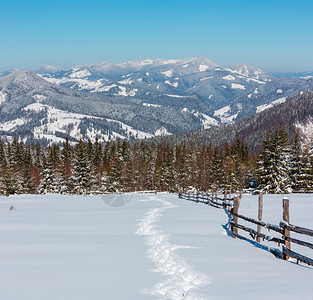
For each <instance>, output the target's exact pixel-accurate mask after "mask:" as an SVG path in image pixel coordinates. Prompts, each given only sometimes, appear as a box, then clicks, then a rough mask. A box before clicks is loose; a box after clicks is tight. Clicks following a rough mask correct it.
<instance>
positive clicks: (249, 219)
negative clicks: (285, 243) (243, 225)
mask: <svg viewBox="0 0 313 300" xmlns="http://www.w3.org/2000/svg"><path fill="white" fill-rule="evenodd" d="M230 214H231V215H235V216H237V217H238V218H240V219H243V220H245V221H247V222H251V223H254V224H257V225H260V226H262V227H265V228H267V229H269V230H274V231H276V232H279V233H281V234H283V232H284V230H283V229H282V228H280V227H279V226H277V225H273V224H269V223H265V222H263V221H258V220H256V219H253V218H249V217H246V216H243V215H239V214H235V213H234V212H232V211H231V212H230Z"/></svg>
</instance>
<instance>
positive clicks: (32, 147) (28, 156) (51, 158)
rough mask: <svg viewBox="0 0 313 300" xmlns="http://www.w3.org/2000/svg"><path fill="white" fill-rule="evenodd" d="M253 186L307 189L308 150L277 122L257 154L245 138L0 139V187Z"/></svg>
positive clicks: (3, 190)
mask: <svg viewBox="0 0 313 300" xmlns="http://www.w3.org/2000/svg"><path fill="white" fill-rule="evenodd" d="M251 186H253V187H254V188H255V187H257V188H258V189H262V190H263V191H264V192H268V193H286V192H290V191H292V190H302V191H309V190H312V189H313V152H312V149H311V148H310V147H309V146H304V147H301V144H300V140H299V137H298V136H297V135H296V136H295V138H294V139H293V140H292V141H290V140H289V135H288V134H287V131H286V130H285V129H284V128H280V129H278V130H276V131H274V132H273V133H272V134H270V133H267V134H266V137H265V139H264V140H263V144H262V150H261V152H260V153H259V155H251V153H250V152H249V149H248V146H247V144H246V143H244V142H243V141H241V140H240V139H239V138H237V139H236V140H235V141H234V142H233V143H231V144H228V143H225V144H224V145H222V146H218V147H217V146H212V145H211V144H207V143H205V144H204V143H203V144H199V143H198V144H196V143H194V142H192V141H187V142H186V141H185V142H181V143H179V144H176V145H172V144H170V143H168V142H167V141H166V139H161V140H159V141H158V142H155V141H154V140H150V141H142V140H141V141H140V140H137V141H128V140H118V141H115V142H107V143H104V144H102V143H100V142H98V141H97V140H96V141H95V142H94V143H92V142H91V141H90V140H89V141H88V142H84V141H82V140H80V141H79V142H78V143H76V144H75V145H72V144H71V143H70V142H69V141H68V140H66V142H64V143H63V145H57V144H54V145H51V146H42V145H40V144H39V143H36V144H35V143H32V144H29V145H25V144H24V143H23V142H22V141H18V140H17V139H14V140H13V141H12V142H10V143H4V142H2V141H1V140H0V194H2V195H9V194H20V193H42V194H44V193H61V194H67V193H69V194H90V193H96V192H101V193H107V192H108V193H109V192H132V191H141V190H158V191H169V192H175V191H178V190H180V189H192V188H194V189H197V190H202V191H207V190H209V189H213V188H217V189H219V190H221V191H227V192H233V191H235V190H238V189H243V188H249V187H251Z"/></svg>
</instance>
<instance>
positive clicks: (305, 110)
mask: <svg viewBox="0 0 313 300" xmlns="http://www.w3.org/2000/svg"><path fill="white" fill-rule="evenodd" d="M312 116H313V92H312V91H308V92H306V93H302V94H299V95H298V96H296V97H294V98H291V99H289V100H287V101H286V102H285V103H282V104H279V105H277V106H275V107H273V108H270V109H267V110H265V111H263V112H260V113H258V114H256V115H255V116H253V117H250V118H247V119H244V120H241V121H238V122H236V123H233V124H229V125H227V126H223V127H214V128H210V129H206V130H199V131H196V132H191V133H185V134H178V135H173V136H169V137H166V140H167V141H168V142H169V143H171V144H175V143H179V142H181V141H189V142H191V141H194V142H195V143H204V144H209V143H212V144H217V145H223V144H224V143H225V142H229V143H231V142H233V141H235V140H236V138H237V137H238V138H239V139H244V140H245V142H246V143H247V144H248V146H249V149H250V151H252V152H253V153H258V152H259V151H260V149H261V145H262V140H263V139H264V138H265V135H266V131H268V132H274V131H275V130H276V129H279V128H280V127H281V126H283V127H284V128H285V129H286V130H287V132H288V134H289V135H290V138H291V139H292V138H294V137H295V135H296V133H298V134H299V136H300V140H301V141H302V142H303V144H307V143H308V141H310V139H311V136H310V133H311V132H312V131H310V130H309V129H310V128H308V127H310V125H311V122H312V120H311V119H312ZM306 129H308V130H306Z"/></svg>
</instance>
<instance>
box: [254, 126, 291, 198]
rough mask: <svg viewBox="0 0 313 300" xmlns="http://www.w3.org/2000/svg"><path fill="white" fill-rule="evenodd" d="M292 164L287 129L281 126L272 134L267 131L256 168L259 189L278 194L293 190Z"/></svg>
mask: <svg viewBox="0 0 313 300" xmlns="http://www.w3.org/2000/svg"><path fill="white" fill-rule="evenodd" d="M290 165H291V154H290V146H289V142H288V136H287V133H286V130H285V129H284V128H280V129H279V130H276V131H275V132H274V133H273V134H272V135H271V136H270V135H269V134H268V133H266V137H265V139H264V140H263V144H262V151H261V153H260V158H259V161H258V162H257V168H256V177H257V181H258V184H259V189H262V190H263V191H264V192H266V193H276V194H280V193H289V192H291V179H290Z"/></svg>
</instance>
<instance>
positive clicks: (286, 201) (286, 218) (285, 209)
mask: <svg viewBox="0 0 313 300" xmlns="http://www.w3.org/2000/svg"><path fill="white" fill-rule="evenodd" d="M283 220H284V221H285V222H286V223H288V224H289V199H288V198H287V197H284V199H283ZM284 237H290V230H289V229H287V228H286V227H285V228H284ZM285 247H286V248H287V249H290V242H289V241H287V240H286V239H285ZM288 258H289V256H288V255H284V259H285V260H288Z"/></svg>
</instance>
